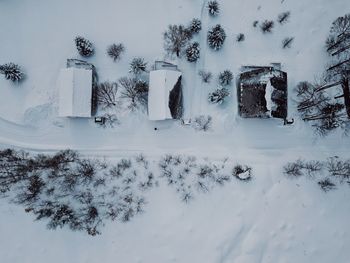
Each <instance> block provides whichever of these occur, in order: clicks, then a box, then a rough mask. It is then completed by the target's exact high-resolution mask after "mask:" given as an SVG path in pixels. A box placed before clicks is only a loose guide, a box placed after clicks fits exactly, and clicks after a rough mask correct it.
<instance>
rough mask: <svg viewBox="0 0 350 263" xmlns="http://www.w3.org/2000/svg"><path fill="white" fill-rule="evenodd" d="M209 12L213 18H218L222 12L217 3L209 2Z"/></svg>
mask: <svg viewBox="0 0 350 263" xmlns="http://www.w3.org/2000/svg"><path fill="white" fill-rule="evenodd" d="M208 12H209V15H211V16H217V15H218V14H219V12H220V7H219V3H218V2H217V1H215V0H214V1H209V2H208Z"/></svg>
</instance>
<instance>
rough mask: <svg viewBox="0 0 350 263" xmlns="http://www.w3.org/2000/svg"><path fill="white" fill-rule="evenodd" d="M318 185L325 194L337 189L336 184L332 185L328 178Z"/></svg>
mask: <svg viewBox="0 0 350 263" xmlns="http://www.w3.org/2000/svg"><path fill="white" fill-rule="evenodd" d="M318 185H319V186H320V187H321V189H322V190H323V191H325V192H328V191H330V190H334V189H336V185H335V184H334V183H332V181H331V180H329V179H328V178H326V179H324V180H321V181H319V182H318Z"/></svg>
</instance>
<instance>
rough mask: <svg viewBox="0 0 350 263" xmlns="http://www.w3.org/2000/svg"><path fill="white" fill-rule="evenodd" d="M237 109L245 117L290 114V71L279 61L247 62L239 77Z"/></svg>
mask: <svg viewBox="0 0 350 263" xmlns="http://www.w3.org/2000/svg"><path fill="white" fill-rule="evenodd" d="M237 98H238V111H239V114H240V116H241V117H244V118H269V117H274V118H281V119H286V118H287V115H288V83H287V73H286V72H283V71H281V66H280V64H271V66H244V67H242V73H241V74H240V75H239V77H238V81H237Z"/></svg>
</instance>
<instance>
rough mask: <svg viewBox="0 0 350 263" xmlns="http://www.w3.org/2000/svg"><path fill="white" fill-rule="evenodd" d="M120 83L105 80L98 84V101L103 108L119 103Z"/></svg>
mask: <svg viewBox="0 0 350 263" xmlns="http://www.w3.org/2000/svg"><path fill="white" fill-rule="evenodd" d="M117 93H118V83H116V82H104V83H101V84H99V85H98V88H97V94H96V95H97V103H98V104H99V105H101V106H102V107H103V108H110V107H115V106H117V104H118V100H117Z"/></svg>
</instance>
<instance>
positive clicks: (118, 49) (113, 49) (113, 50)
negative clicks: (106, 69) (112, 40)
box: [107, 43, 125, 62]
mask: <svg viewBox="0 0 350 263" xmlns="http://www.w3.org/2000/svg"><path fill="white" fill-rule="evenodd" d="M124 51H125V47H124V45H123V44H121V43H119V44H112V45H110V46H109V47H108V48H107V54H108V56H110V57H111V58H112V59H113V61H114V62H115V61H117V60H120V58H121V55H122V54H123V52H124Z"/></svg>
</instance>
